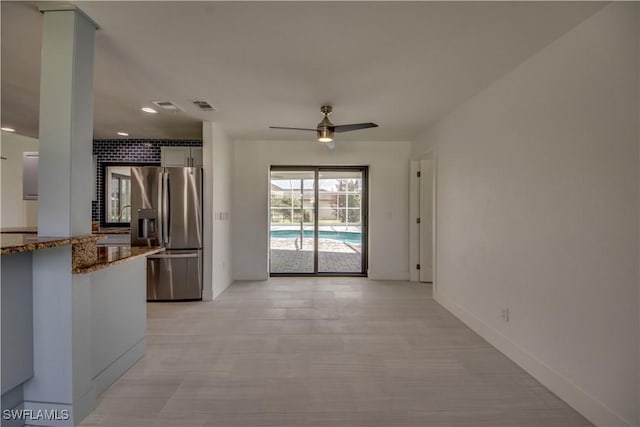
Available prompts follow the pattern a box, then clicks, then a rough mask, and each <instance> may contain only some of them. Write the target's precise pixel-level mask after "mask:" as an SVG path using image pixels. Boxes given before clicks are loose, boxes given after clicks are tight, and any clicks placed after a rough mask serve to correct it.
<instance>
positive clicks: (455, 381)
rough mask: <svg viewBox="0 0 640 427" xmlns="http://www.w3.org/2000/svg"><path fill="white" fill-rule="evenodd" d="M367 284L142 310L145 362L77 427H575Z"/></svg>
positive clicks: (443, 330) (517, 381) (407, 300)
mask: <svg viewBox="0 0 640 427" xmlns="http://www.w3.org/2000/svg"><path fill="white" fill-rule="evenodd" d="M430 295H431V287H430V286H429V285H425V284H414V283H408V282H376V281H370V280H367V279H362V278H277V279H276V278H274V279H271V280H269V281H266V282H237V283H234V284H233V285H232V286H230V287H229V289H227V290H226V291H225V292H224V293H223V294H222V295H220V297H219V298H218V299H217V300H215V301H213V302H197V303H155V304H148V305H147V309H148V319H149V323H148V328H149V332H148V341H147V352H146V355H145V357H144V358H143V359H142V360H140V361H139V362H138V363H137V364H136V365H135V366H133V367H132V368H131V369H130V370H129V371H128V372H127V373H126V374H125V375H124V376H122V377H121V378H120V379H119V380H118V381H117V382H116V383H114V384H113V385H112V386H111V387H110V388H109V389H108V390H107V391H105V393H103V395H102V396H101V398H100V401H99V404H98V407H97V408H96V409H95V410H94V411H93V412H92V413H91V414H90V415H89V416H88V417H87V418H86V419H85V420H84V422H83V423H82V425H83V426H101V427H107V426H131V427H145V426H154V427H214V426H215V427H266V426H270V427H276V426H286V427H312V426H317V427H352V426H357V427H365V426H367V427H374V426H381V427H409V426H416V427H418V426H419V427H444V426H447V427H449V426H450V427H472V426H473V427H483V426H485V427H584V426H590V425H591V424H590V423H589V422H588V421H587V420H586V419H585V418H583V417H582V416H581V415H579V414H578V413H577V412H576V411H574V410H573V409H571V408H570V407H569V406H567V405H566V404H565V403H564V402H562V401H561V400H560V399H558V398H557V397H556V396H555V395H554V394H552V393H551V392H550V391H548V390H547V389H546V388H545V387H543V386H542V385H540V383H538V382H537V381H536V380H534V379H533V378H532V377H531V376H529V375H528V374H526V373H525V372H524V371H523V370H522V369H520V368H519V367H517V366H516V365H515V364H514V363H512V362H511V361H510V360H509V359H507V358H506V357H505V356H503V355H502V354H501V353H500V352H498V351H497V350H495V349H494V348H493V347H491V346H490V345H489V344H487V342H485V341H484V340H483V339H481V338H480V337H479V336H478V335H476V334H475V333H474V332H472V331H471V330H470V329H469V328H467V327H466V326H464V325H463V324H462V323H461V322H460V321H458V320H457V319H456V318H455V317H454V316H452V315H451V314H449V313H448V312H447V311H446V310H445V309H443V308H442V307H441V306H440V305H438V304H437V303H436V302H435V301H434V300H433V299H432V298H431V296H430Z"/></svg>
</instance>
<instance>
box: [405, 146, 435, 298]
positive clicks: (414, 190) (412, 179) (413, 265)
mask: <svg viewBox="0 0 640 427" xmlns="http://www.w3.org/2000/svg"><path fill="white" fill-rule="evenodd" d="M421 160H431V185H432V191H431V197H432V200H431V203H432V204H431V207H432V213H431V218H432V222H431V230H432V249H431V250H432V253H431V258H432V266H433V277H432V283H433V291H434V292H436V289H437V281H438V279H437V278H438V268H437V265H438V264H437V242H438V238H437V223H438V204H437V200H438V181H437V176H438V173H437V168H438V162H437V152H436V149H435V148H431V149H429V150H427V151H425V152H424V153H422V154H421V155H419V156H417V158H415V159H414V160H411V161H410V164H409V272H410V279H409V280H410V281H412V282H420V271H419V270H418V269H417V264H420V225H421V224H418V223H417V218H420V194H421V192H420V180H421V178H422V177H418V172H421V171H420V161H421ZM423 226H424V225H423Z"/></svg>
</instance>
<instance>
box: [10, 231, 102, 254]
mask: <svg viewBox="0 0 640 427" xmlns="http://www.w3.org/2000/svg"><path fill="white" fill-rule="evenodd" d="M95 240H96V236H92V235H87V236H73V237H45V236H38V235H36V234H33V233H1V234H0V255H8V254H16V253H20V252H31V251H35V250H38V249H45V248H54V247H56V246H64V245H74V244H77V243H85V242H89V241H95Z"/></svg>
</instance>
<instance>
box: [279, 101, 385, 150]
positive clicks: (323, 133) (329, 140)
mask: <svg viewBox="0 0 640 427" xmlns="http://www.w3.org/2000/svg"><path fill="white" fill-rule="evenodd" d="M332 111H333V107H331V105H323V106H322V107H320V112H321V113H322V114H324V117H323V118H322V121H321V122H320V123H318V126H317V127H316V128H315V129H307V128H291V127H283V126H269V128H271V129H285V130H305V131H315V132H316V135H317V137H318V142H320V143H322V144H326V145H327V147H329V149H333V148H335V142H334V141H333V134H334V133H335V132H350V131H354V130H360V129H368V128H375V127H378V125H377V124H375V123H371V122H368V123H352V124H348V125H337V126H336V125H334V124H333V123H331V120H329V114H331V112H332Z"/></svg>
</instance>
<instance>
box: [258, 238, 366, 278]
mask: <svg viewBox="0 0 640 427" xmlns="http://www.w3.org/2000/svg"><path fill="white" fill-rule="evenodd" d="M296 244H297V245H298V246H299V243H296V239H271V260H270V261H271V269H270V271H271V272H272V273H313V241H309V242H306V246H305V243H304V242H303V245H302V246H303V247H302V249H296ZM318 249H319V251H318V271H320V272H331V273H360V272H361V270H362V268H361V254H360V245H355V244H349V243H343V242H339V241H336V240H331V239H318Z"/></svg>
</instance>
